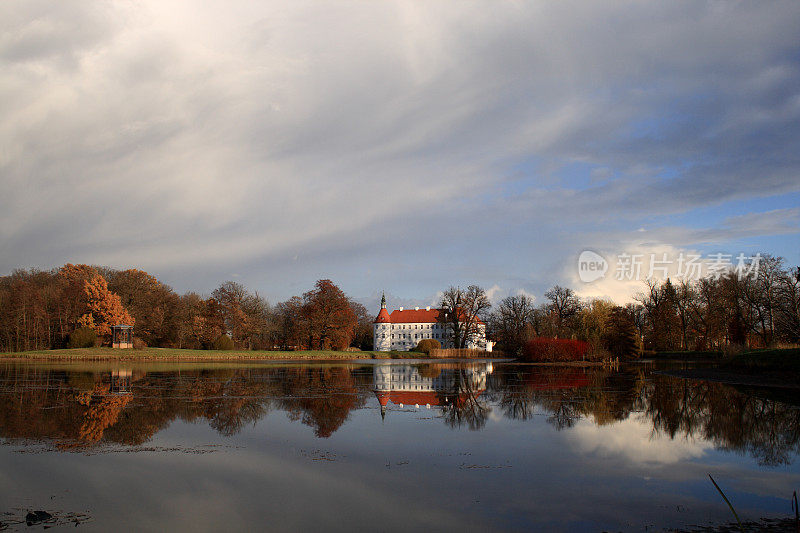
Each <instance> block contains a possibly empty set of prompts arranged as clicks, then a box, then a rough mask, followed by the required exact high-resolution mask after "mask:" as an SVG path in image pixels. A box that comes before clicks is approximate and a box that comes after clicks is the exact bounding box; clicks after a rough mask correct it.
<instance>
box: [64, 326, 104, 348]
mask: <svg viewBox="0 0 800 533" xmlns="http://www.w3.org/2000/svg"><path fill="white" fill-rule="evenodd" d="M96 340H97V332H95V330H93V329H92V328H78V329H76V330H75V331H73V332H72V334H70V336H69V342H68V343H67V348H92V347H93V346H94V343H95V341H96Z"/></svg>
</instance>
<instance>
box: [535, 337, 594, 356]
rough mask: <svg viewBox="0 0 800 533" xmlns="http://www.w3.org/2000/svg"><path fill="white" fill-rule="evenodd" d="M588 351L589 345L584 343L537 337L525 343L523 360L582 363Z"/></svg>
mask: <svg viewBox="0 0 800 533" xmlns="http://www.w3.org/2000/svg"><path fill="white" fill-rule="evenodd" d="M588 351H589V344H588V343H586V342H583V341H576V340H573V339H550V338H547V337H537V338H535V339H531V340H529V341H528V342H527V343H525V349H524V350H522V357H521V359H524V360H526V361H534V362H540V361H547V362H565V361H581V360H583V358H584V357H585V356H586V353H587V352H588Z"/></svg>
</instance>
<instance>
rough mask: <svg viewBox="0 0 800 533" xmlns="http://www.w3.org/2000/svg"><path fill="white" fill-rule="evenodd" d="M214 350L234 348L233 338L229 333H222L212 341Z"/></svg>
mask: <svg viewBox="0 0 800 533" xmlns="http://www.w3.org/2000/svg"><path fill="white" fill-rule="evenodd" d="M211 349H212V350H233V339H231V338H230V337H228V336H227V335H220V336H219V337H217V340H215V341H214V342H212V343H211Z"/></svg>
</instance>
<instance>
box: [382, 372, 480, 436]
mask: <svg viewBox="0 0 800 533" xmlns="http://www.w3.org/2000/svg"><path fill="white" fill-rule="evenodd" d="M493 370H494V368H493V366H492V364H491V363H473V364H464V363H461V364H457V363H429V364H420V365H407V364H381V365H377V366H375V367H374V369H373V376H374V391H375V396H376V397H377V398H378V403H379V404H380V406H381V417H382V418H384V419H385V417H386V410H387V406H388V405H389V403H390V402H391V403H393V404H395V405H397V406H399V407H400V408H403V407H404V406H406V405H408V406H409V407H413V408H415V409H419V408H420V406H424V407H425V408H426V409H431V408H432V407H434V408H439V409H440V410H441V411H442V413H443V415H444V419H445V421H446V422H447V423H448V425H450V426H451V427H460V426H462V425H466V426H468V427H469V428H470V429H473V430H474V429H480V428H482V427H483V426H484V425H485V424H486V415H487V414H488V413H489V411H490V410H491V409H490V408H489V406H488V405H487V404H486V402H485V401H483V400H482V399H481V398H479V396H480V395H481V394H482V393H483V392H485V391H486V378H487V376H488V375H489V374H491V373H492V371H493Z"/></svg>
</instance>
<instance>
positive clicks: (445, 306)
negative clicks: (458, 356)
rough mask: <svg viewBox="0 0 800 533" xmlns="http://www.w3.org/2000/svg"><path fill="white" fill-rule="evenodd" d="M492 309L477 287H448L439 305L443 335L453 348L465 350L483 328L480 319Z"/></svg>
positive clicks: (483, 292) (484, 295) (484, 294)
mask: <svg viewBox="0 0 800 533" xmlns="http://www.w3.org/2000/svg"><path fill="white" fill-rule="evenodd" d="M491 307H492V304H491V303H490V302H489V298H488V297H487V296H486V291H484V290H483V289H482V288H480V287H478V286H477V285H470V286H469V287H467V289H466V290H464V289H462V288H461V287H450V288H449V289H447V290H446V291H445V292H444V294H443V295H442V299H441V301H440V303H439V308H440V312H439V323H440V324H442V325H443V326H444V328H445V335H447V336H448V337H449V339H450V340H451V341H452V343H453V347H455V348H466V347H467V345H468V344H469V342H470V341H472V340H474V339H475V338H477V337H478V336H479V335H480V333H481V327H484V326H483V322H482V319H483V318H485V317H486V312H487V311H488V310H489V309H490V308H491Z"/></svg>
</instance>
